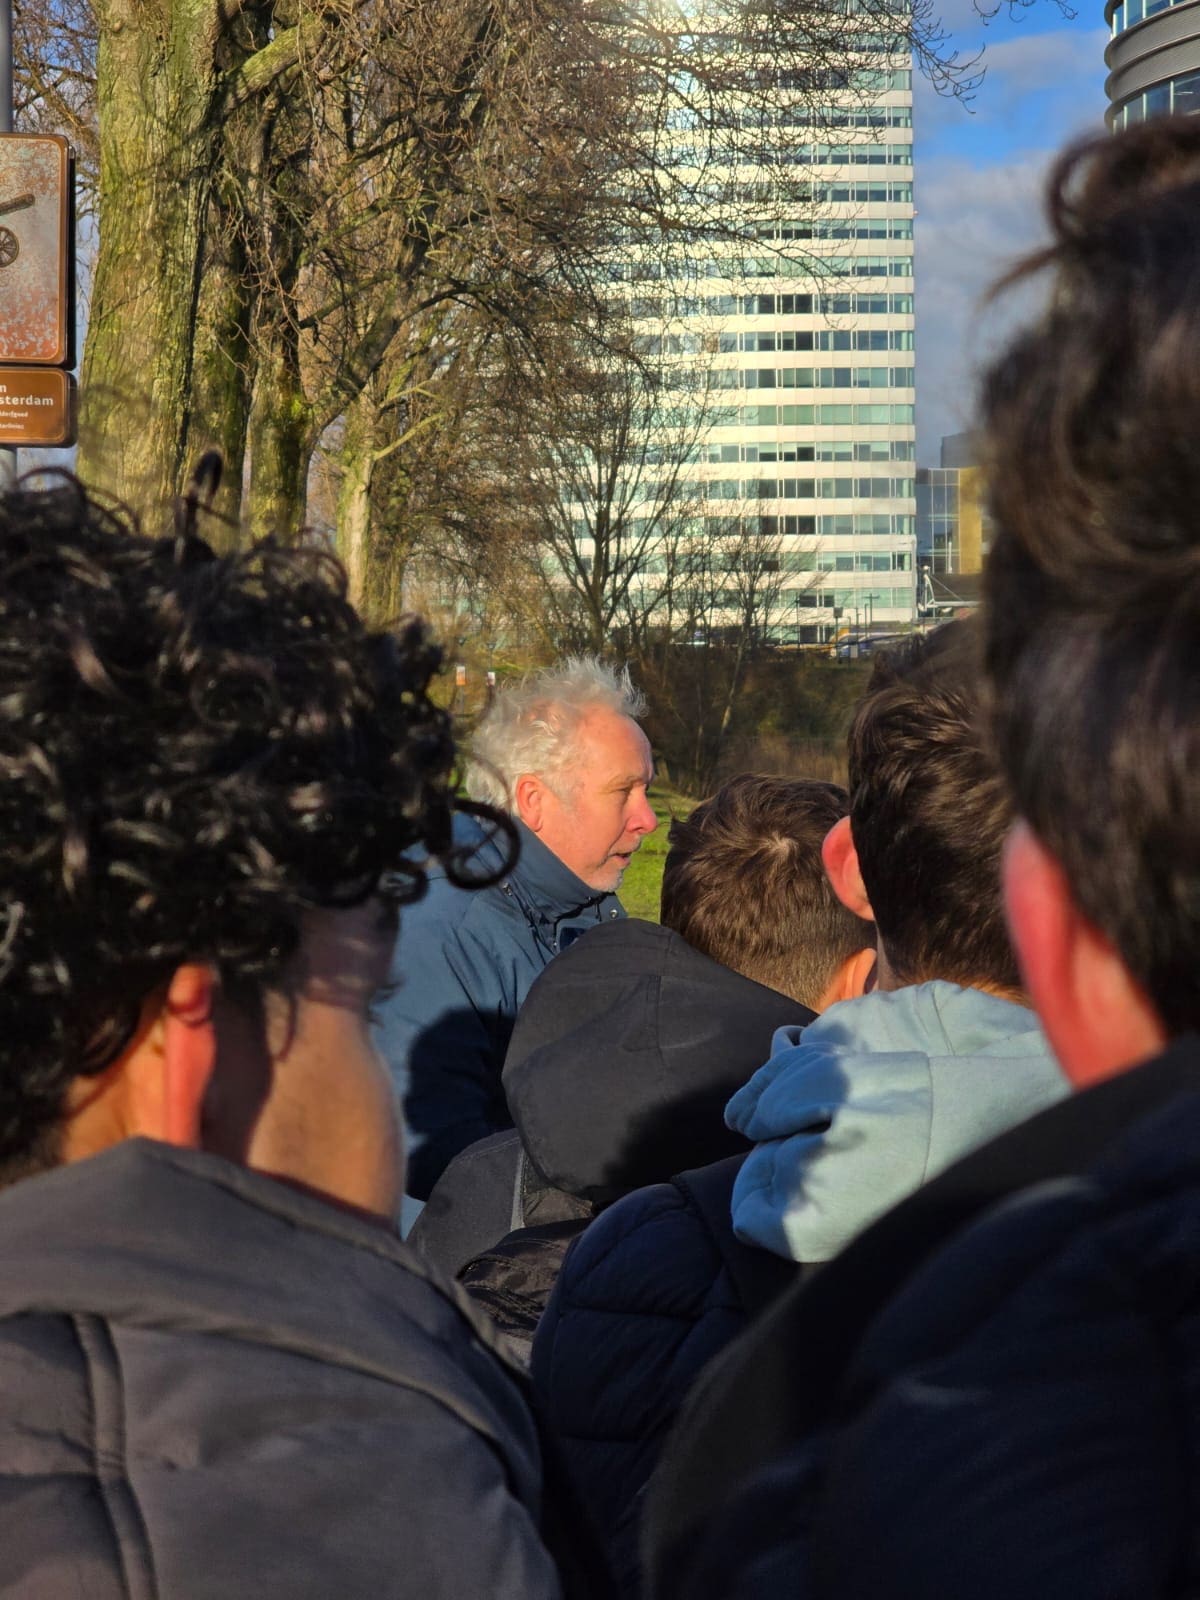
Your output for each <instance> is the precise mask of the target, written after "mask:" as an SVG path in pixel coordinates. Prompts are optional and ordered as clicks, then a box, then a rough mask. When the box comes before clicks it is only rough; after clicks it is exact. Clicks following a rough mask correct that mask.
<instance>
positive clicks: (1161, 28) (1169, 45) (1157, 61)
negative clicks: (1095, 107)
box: [1104, 0, 1200, 130]
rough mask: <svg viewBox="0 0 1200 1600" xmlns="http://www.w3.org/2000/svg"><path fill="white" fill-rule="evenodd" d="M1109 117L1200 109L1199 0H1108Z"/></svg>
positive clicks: (1117, 121)
mask: <svg viewBox="0 0 1200 1600" xmlns="http://www.w3.org/2000/svg"><path fill="white" fill-rule="evenodd" d="M1104 16H1105V20H1106V21H1107V23H1108V25H1109V28H1110V30H1111V32H1112V38H1111V40H1110V42H1109V45H1108V48H1107V49H1106V50H1105V52H1104V60H1105V62H1106V64H1107V66H1108V69H1109V73H1108V82H1107V83H1106V84H1105V89H1106V92H1107V94H1108V98H1109V102H1110V103H1109V109H1108V112H1107V121H1108V125H1109V127H1110V128H1112V129H1114V130H1116V129H1120V128H1125V127H1128V125H1129V124H1130V123H1131V122H1141V121H1142V120H1143V119H1144V118H1146V117H1154V116H1158V115H1160V114H1161V113H1163V112H1171V111H1176V112H1180V111H1182V112H1193V111H1200V0H1108V4H1107V5H1106V6H1105V8H1104Z"/></svg>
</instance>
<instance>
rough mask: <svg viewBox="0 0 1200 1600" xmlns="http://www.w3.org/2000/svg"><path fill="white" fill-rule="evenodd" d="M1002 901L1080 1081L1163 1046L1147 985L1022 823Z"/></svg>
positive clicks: (1038, 996) (1062, 1051)
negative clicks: (1085, 911)
mask: <svg viewBox="0 0 1200 1600" xmlns="http://www.w3.org/2000/svg"><path fill="white" fill-rule="evenodd" d="M1004 902H1005V909H1006V911H1007V914H1008V923H1009V929H1010V931H1011V933H1012V940H1013V945H1014V947H1015V949H1016V952H1017V958H1018V960H1019V961H1020V964H1021V973H1022V976H1023V978H1024V981H1025V988H1026V990H1027V992H1028V994H1029V997H1030V999H1031V1000H1032V1001H1033V1005H1034V1009H1035V1010H1036V1012H1037V1014H1038V1016H1039V1017H1040V1018H1041V1021H1042V1026H1043V1027H1044V1028H1045V1030H1046V1037H1047V1038H1048V1039H1049V1040H1050V1045H1051V1048H1052V1049H1053V1051H1054V1053H1055V1055H1056V1056H1057V1057H1058V1060H1059V1063H1060V1065H1061V1066H1062V1069H1063V1071H1064V1072H1065V1073H1066V1075H1067V1077H1068V1078H1070V1080H1071V1082H1072V1083H1073V1084H1074V1085H1075V1086H1076V1087H1077V1088H1083V1087H1085V1086H1086V1085H1087V1084H1091V1083H1098V1082H1099V1081H1100V1080H1101V1079H1103V1078H1111V1077H1113V1076H1115V1074H1116V1073H1118V1072H1123V1071H1124V1070H1125V1068H1126V1067H1132V1066H1135V1065H1136V1064H1137V1063H1138V1062H1139V1061H1144V1060H1145V1059H1146V1058H1147V1057H1148V1056H1152V1055H1155V1054H1157V1052H1158V1051H1159V1050H1161V1049H1162V1048H1163V1047H1164V1045H1165V1044H1166V1042H1167V1034H1166V1029H1165V1028H1164V1027H1163V1023H1162V1019H1161V1018H1160V1017H1159V1015H1158V1013H1157V1011H1156V1010H1155V1009H1154V1006H1153V1005H1152V1004H1151V1002H1150V999H1149V997H1148V995H1147V994H1146V992H1145V990H1144V989H1143V988H1142V986H1141V985H1140V984H1139V983H1138V982H1137V980H1136V979H1135V978H1134V977H1133V975H1132V974H1131V973H1130V971H1129V969H1128V967H1126V965H1125V963H1124V961H1123V960H1122V959H1121V956H1120V954H1119V953H1118V951H1117V949H1116V947H1115V946H1114V945H1113V944H1112V942H1111V940H1110V939H1109V938H1108V937H1107V935H1105V934H1103V933H1102V932H1101V931H1100V929H1099V928H1097V927H1096V926H1095V924H1094V923H1093V922H1091V921H1090V920H1089V919H1088V918H1087V917H1085V916H1084V915H1083V913H1082V912H1081V911H1080V910H1079V908H1078V907H1077V906H1076V904H1075V900H1074V897H1073V896H1072V894H1071V889H1070V885H1069V884H1068V883H1067V880H1066V876H1065V874H1064V873H1063V870H1062V868H1061V867H1060V866H1059V864H1058V862H1057V861H1056V860H1055V859H1054V857H1053V856H1052V855H1051V854H1050V853H1049V851H1048V850H1046V848H1045V847H1044V845H1042V844H1041V842H1040V841H1039V840H1038V839H1037V838H1035V836H1034V834H1033V832H1032V831H1031V829H1030V828H1029V827H1028V825H1027V824H1026V823H1024V822H1017V823H1016V824H1015V825H1014V827H1013V830H1012V832H1011V833H1010V835H1009V838H1008V843H1007V845H1006V846H1005V851H1004Z"/></svg>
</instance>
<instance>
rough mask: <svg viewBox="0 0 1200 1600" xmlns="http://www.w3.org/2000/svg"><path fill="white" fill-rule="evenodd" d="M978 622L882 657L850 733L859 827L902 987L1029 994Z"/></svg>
mask: <svg viewBox="0 0 1200 1600" xmlns="http://www.w3.org/2000/svg"><path fill="white" fill-rule="evenodd" d="M981 688H982V664H981V661H980V652H979V640H978V630H977V628H976V627H975V625H974V623H973V622H962V621H960V622H949V623H946V624H944V625H943V626H942V627H940V628H937V629H935V631H934V632H933V633H930V634H927V635H924V636H922V635H920V634H916V635H914V636H913V637H912V638H911V639H908V640H905V641H904V643H903V644H901V645H898V646H896V647H895V648H894V649H892V650H889V651H886V652H883V653H881V654H880V655H878V656H877V657H876V659H875V669H874V672H873V673H872V675H871V681H870V683H869V685H868V687H867V692H866V695H865V696H864V698H863V700H862V703H861V704H860V706H859V708H858V710H857V712H856V713H855V717H854V721H853V723H852V724H851V727H850V738H849V750H848V756H849V767H850V827H851V831H852V832H853V835H854V845H855V849H856V850H857V852H858V864H859V870H860V871H861V873H862V879H863V885H864V887H865V888H866V891H867V897H868V899H869V900H870V902H871V909H872V910H873V911H874V913H875V923H876V926H877V927H878V929H879V937H880V940H881V942H882V943H883V945H884V946H885V947H886V949H887V957H888V963H889V965H890V966H891V968H892V971H893V972H894V973H895V975H896V977H897V978H898V979H899V980H900V981H901V982H902V983H926V982H928V981H929V980H930V979H933V978H944V979H946V980H948V981H949V982H951V983H960V984H962V985H964V986H965V987H970V986H971V985H972V984H979V983H988V984H991V985H995V986H998V987H1000V988H1005V989H1015V988H1019V987H1020V981H1021V980H1020V976H1019V973H1018V970H1017V962H1016V956H1015V955H1014V953H1013V948H1012V945H1011V943H1010V942H1009V937H1008V930H1007V928H1006V927H1005V923H1004V907H1003V897H1002V892H1001V883H1000V857H1001V851H1002V849H1003V846H1004V840H1005V837H1006V835H1007V833H1008V829H1009V825H1010V823H1011V821H1012V809H1011V806H1010V804H1009V800H1008V796H1007V793H1006V790H1005V787H1004V783H1003V780H1002V778H1001V775H1000V771H999V768H998V766H997V764H996V761H995V759H994V757H993V755H992V753H991V749H990V746H989V744H988V741H987V739H986V736H985V733H984V730H983V726H982V715H981V704H980V702H981Z"/></svg>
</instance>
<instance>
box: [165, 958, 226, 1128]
mask: <svg viewBox="0 0 1200 1600" xmlns="http://www.w3.org/2000/svg"><path fill="white" fill-rule="evenodd" d="M216 988H217V982H216V976H215V974H214V973H213V970H212V968H211V967H204V966H199V965H196V964H189V965H188V966H183V967H180V968H179V969H178V970H177V971H176V973H175V976H174V977H173V978H172V979H171V982H170V984H169V986H168V988H167V998H166V1003H165V1005H164V1006H163V1012H162V1030H163V1032H162V1105H161V1113H160V1114H161V1124H162V1125H161V1128H160V1129H159V1130H158V1132H157V1137H158V1138H160V1139H163V1140H165V1142H166V1143H167V1144H177V1145H182V1146H185V1147H186V1148H189V1149H199V1148H200V1126H201V1112H202V1110H203V1106H204V1096H205V1093H206V1092H207V1090H208V1085H209V1082H210V1080H211V1078H212V1074H213V1068H214V1066H215V1064H216V1059H217V1035H216V1028H215V1025H214V1023H213V1001H214V999H215V998H216Z"/></svg>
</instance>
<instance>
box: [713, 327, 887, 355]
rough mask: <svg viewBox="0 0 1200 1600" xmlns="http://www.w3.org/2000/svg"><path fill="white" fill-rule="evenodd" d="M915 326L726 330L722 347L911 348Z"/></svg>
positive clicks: (719, 343)
mask: <svg viewBox="0 0 1200 1600" xmlns="http://www.w3.org/2000/svg"><path fill="white" fill-rule="evenodd" d="M912 347H913V331H912V329H911V328H817V329H812V328H795V329H793V328H782V329H776V331H775V332H773V333H722V334H720V335H719V336H718V340H717V348H718V350H720V351H722V352H725V353H729V352H732V351H735V350H751V351H753V350H911V349H912Z"/></svg>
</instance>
